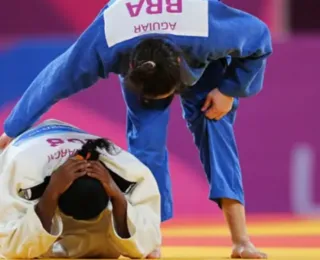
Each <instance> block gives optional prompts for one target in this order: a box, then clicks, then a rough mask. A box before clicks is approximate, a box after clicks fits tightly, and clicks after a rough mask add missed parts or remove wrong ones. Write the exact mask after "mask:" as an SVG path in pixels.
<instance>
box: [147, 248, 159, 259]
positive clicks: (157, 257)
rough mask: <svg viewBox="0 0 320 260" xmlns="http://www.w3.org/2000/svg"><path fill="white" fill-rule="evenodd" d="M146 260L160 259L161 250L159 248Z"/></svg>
mask: <svg viewBox="0 0 320 260" xmlns="http://www.w3.org/2000/svg"><path fill="white" fill-rule="evenodd" d="M146 258H147V259H159V258H161V249H160V247H159V248H157V249H155V250H153V251H152V252H151V253H150V254H149V255H147V257H146Z"/></svg>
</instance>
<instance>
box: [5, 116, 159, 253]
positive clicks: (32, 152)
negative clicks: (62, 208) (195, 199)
mask: <svg viewBox="0 0 320 260" xmlns="http://www.w3.org/2000/svg"><path fill="white" fill-rule="evenodd" d="M96 138H98V137H97V136H94V135H90V134H88V133H85V132H84V131H82V130H81V129H79V128H77V127H74V126H72V125H69V124H66V123H63V122H60V121H57V120H48V121H45V122H44V123H43V124H41V125H39V126H37V127H35V128H32V129H30V130H29V131H27V132H25V133H24V134H22V135H20V136H19V137H17V138H16V139H15V140H14V141H13V142H12V143H11V144H10V145H9V146H8V147H7V148H6V149H5V150H4V151H3V152H2V154H1V155H0V194H1V195H0V257H2V258H80V257H81V258H85V257H86V258H109V259H110V258H118V257H120V256H121V255H122V256H127V257H130V258H144V257H145V256H147V255H148V254H149V253H151V252H152V251H153V250H154V249H155V248H157V247H158V246H160V245H161V232H160V223H161V217H160V194H159V190H158V186H157V183H156V181H155V179H154V177H153V175H152V173H151V172H150V170H149V169H148V168H147V167H146V166H145V165H144V164H142V163H141V162H140V161H139V160H138V159H137V158H135V157H134V156H133V155H131V154H130V153H128V152H126V151H124V150H122V149H120V148H119V147H117V146H116V147H117V149H119V151H118V152H117V153H116V154H115V155H110V154H108V153H106V152H105V153H103V155H102V156H100V159H101V160H102V161H103V162H104V163H105V165H106V166H107V167H108V168H109V169H110V170H112V171H113V172H115V173H116V174H118V175H119V176H121V177H122V178H124V179H125V180H128V181H129V182H133V183H135V184H134V185H133V186H132V187H131V188H130V189H128V191H127V192H125V196H126V198H127V202H128V210H127V224H128V228H129V231H130V235H131V237H130V238H128V239H122V238H120V237H119V236H118V235H117V233H116V231H115V228H114V225H113V215H112V205H111V203H109V205H108V207H107V208H106V210H105V211H104V212H103V213H102V214H101V215H100V216H99V217H98V219H96V220H93V221H76V220H74V219H72V218H70V217H67V216H64V215H63V214H62V213H61V212H59V210H57V212H56V214H55V216H54V218H53V220H52V229H51V232H50V233H48V232H47V231H46V230H45V229H44V228H43V226H42V224H41V221H40V219H39V218H38V216H37V214H36V213H35V205H36V204H37V202H38V200H33V201H31V200H28V199H27V198H28V194H27V193H28V190H29V188H31V187H34V186H36V185H38V184H40V183H42V182H43V181H44V178H45V177H46V176H49V175H51V173H52V172H53V171H54V170H55V169H57V168H58V167H59V166H60V165H61V164H63V163H64V162H65V161H66V160H67V159H68V157H69V156H70V155H72V154H74V153H75V151H76V150H77V149H80V148H81V146H82V143H83V142H85V141H86V140H87V139H96ZM22 191H23V192H22Z"/></svg>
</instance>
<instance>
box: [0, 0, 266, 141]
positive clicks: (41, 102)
mask: <svg viewBox="0 0 320 260" xmlns="http://www.w3.org/2000/svg"><path fill="white" fill-rule="evenodd" d="M155 36H156V37H165V38H166V39H167V40H168V41H171V42H172V43H173V44H174V45H175V46H176V47H177V48H179V49H180V50H181V51H182V52H183V53H184V54H185V56H186V57H188V59H186V60H183V61H182V63H183V64H182V65H183V67H184V69H185V71H186V75H187V76H186V78H185V82H184V83H186V84H188V85H194V84H195V83H196V82H197V81H198V80H199V78H200V77H201V75H202V74H203V72H204V70H205V69H206V67H207V66H208V65H209V64H210V62H212V61H214V60H219V59H228V60H229V61H230V62H229V63H228V67H227V69H226V73H225V76H224V79H223V81H222V82H221V85H220V86H218V88H219V89H220V91H221V92H222V93H224V94H226V95H229V96H233V97H248V96H252V95H255V94H256V93H258V92H259V91H260V90H261V89H262V85H263V77H264V72H265V67H266V60H267V57H268V56H269V55H270V54H271V52H272V44H271V36H270V32H269V29H268V27H267V26H266V25H265V24H264V23H263V22H262V21H260V20H259V19H258V18H256V17H254V16H252V15H250V14H248V13H245V12H243V11H240V10H237V9H234V8H231V7H229V6H227V5H225V4H223V3H222V2H220V1H217V0H158V1H157V2H156V3H155V1H150V0H139V1H133V0H132V1H131V2H130V1H128V0H114V1H111V2H110V3H109V4H108V5H106V6H105V7H104V8H103V9H102V10H101V12H100V13H99V14H98V16H97V17H96V18H95V20H94V21H93V22H92V24H91V25H90V26H89V27H88V28H87V29H86V30H85V31H84V32H83V33H82V34H81V36H80V37H79V38H78V39H77V40H76V42H75V43H74V44H73V45H72V46H71V47H70V48H69V49H68V50H67V51H66V52H64V53H63V54H61V55H60V56H59V57H57V58H56V59H55V60H53V61H52V62H51V63H50V64H49V65H48V66H47V67H45V68H44V69H43V71H42V72H41V73H40V74H39V75H38V76H37V77H36V78H35V79H34V81H33V82H32V83H31V85H30V86H29V88H28V89H27V90H26V92H25V93H24V95H23V96H22V98H21V99H20V101H19V102H18V103H17V105H16V106H15V107H14V109H13V110H12V112H11V114H10V115H9V117H8V118H7V120H6V121H5V124H4V129H5V133H6V134H7V135H8V136H10V137H16V136H18V135H19V134H21V133H22V132H24V131H25V130H27V129H28V128H29V127H31V126H32V125H33V124H34V123H35V122H36V121H37V120H38V119H39V117H40V116H41V115H42V114H44V113H45V112H46V111H47V110H48V109H49V108H51V106H52V105H54V104H55V103H56V102H58V101H59V100H61V99H63V98H67V97H69V96H70V95H72V94H75V93H77V92H79V91H81V90H84V89H86V88H88V87H90V86H92V85H93V84H94V83H96V82H97V81H98V79H99V78H107V77H108V75H109V74H110V73H116V74H120V66H121V59H122V57H123V55H124V54H128V53H130V51H131V49H132V48H133V47H134V46H135V45H136V44H137V43H138V42H139V41H140V40H141V39H143V38H146V37H155ZM189 60H193V61H196V63H197V64H198V66H193V65H192V64H191V63H190V62H188V61H189ZM199 64H200V66H199Z"/></svg>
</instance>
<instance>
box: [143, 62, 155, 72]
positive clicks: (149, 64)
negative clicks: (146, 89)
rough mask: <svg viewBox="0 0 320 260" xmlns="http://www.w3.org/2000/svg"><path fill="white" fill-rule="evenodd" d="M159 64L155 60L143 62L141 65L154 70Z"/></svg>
mask: <svg viewBox="0 0 320 260" xmlns="http://www.w3.org/2000/svg"><path fill="white" fill-rule="evenodd" d="M156 66H157V64H156V63H155V62H154V61H151V60H150V61H146V62H144V63H142V65H141V67H142V68H145V69H148V70H149V69H150V70H152V69H154V68H155V67H156Z"/></svg>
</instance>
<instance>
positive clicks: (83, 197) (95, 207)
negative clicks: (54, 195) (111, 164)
mask: <svg viewBox="0 0 320 260" xmlns="http://www.w3.org/2000/svg"><path fill="white" fill-rule="evenodd" d="M98 147H99V148H102V149H104V150H105V151H107V152H109V153H111V152H112V150H113V148H114V146H113V144H112V143H111V142H109V141H108V140H106V139H102V138H99V139H96V140H89V141H87V143H85V144H84V145H83V146H82V148H81V150H78V151H77V153H76V155H79V156H81V157H83V158H84V159H87V160H91V161H97V160H99V155H100V154H99V152H98V151H97V148H98ZM108 202H109V196H108V194H107V193H106V191H105V189H104V187H103V185H102V184H101V182H100V181H98V180H97V179H95V178H92V177H89V176H87V175H85V176H82V177H80V178H78V179H77V180H75V181H74V182H73V183H72V185H71V186H70V187H69V188H68V189H67V190H66V191H65V192H64V193H63V194H62V195H61V196H60V198H59V200H58V206H59V209H60V210H61V212H63V213H64V214H65V215H67V216H71V217H73V218H74V219H77V220H90V219H93V218H95V217H98V216H99V215H100V214H101V212H102V211H103V210H105V208H106V207H107V205H108Z"/></svg>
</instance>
